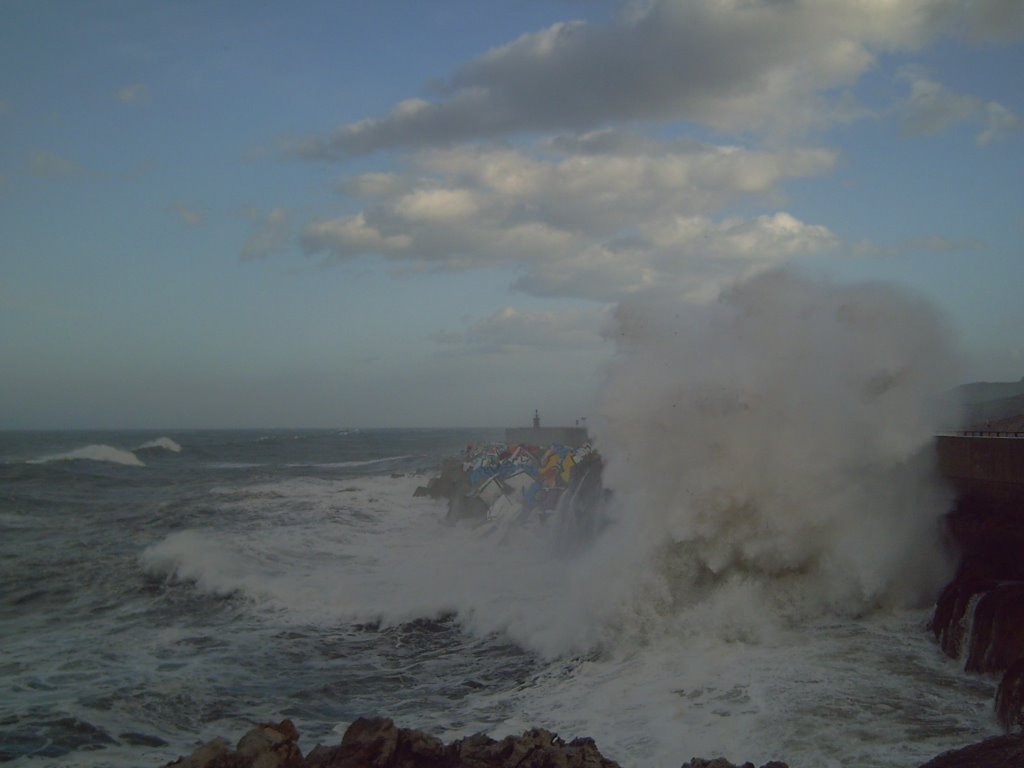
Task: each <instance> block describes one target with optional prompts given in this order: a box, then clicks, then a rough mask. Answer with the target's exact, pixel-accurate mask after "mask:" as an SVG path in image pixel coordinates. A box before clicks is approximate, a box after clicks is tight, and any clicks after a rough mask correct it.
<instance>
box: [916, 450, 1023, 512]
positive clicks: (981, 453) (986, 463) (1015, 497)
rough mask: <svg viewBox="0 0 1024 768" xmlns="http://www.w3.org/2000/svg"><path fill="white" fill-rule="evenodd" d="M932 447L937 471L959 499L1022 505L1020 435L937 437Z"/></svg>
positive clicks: (1021, 451)
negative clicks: (937, 466)
mask: <svg viewBox="0 0 1024 768" xmlns="http://www.w3.org/2000/svg"><path fill="white" fill-rule="evenodd" d="M935 448H936V451H937V453H938V460H939V470H940V471H941V472H942V474H943V475H944V476H945V477H946V478H947V479H948V480H950V481H951V482H952V483H953V486H954V487H955V488H956V491H957V494H958V495H959V496H961V497H970V498H972V499H977V500H979V501H987V502H991V503H994V504H999V505H1004V504H1024V435H1021V436H1019V437H1018V436H1010V435H994V434H987V433H976V434H950V435H939V436H938V437H937V438H936V441H935ZM1022 511H1024V510H1022Z"/></svg>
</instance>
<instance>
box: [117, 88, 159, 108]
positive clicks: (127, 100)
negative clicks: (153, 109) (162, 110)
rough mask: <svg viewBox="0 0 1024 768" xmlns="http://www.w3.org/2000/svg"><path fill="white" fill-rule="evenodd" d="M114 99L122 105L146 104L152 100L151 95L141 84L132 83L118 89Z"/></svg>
mask: <svg viewBox="0 0 1024 768" xmlns="http://www.w3.org/2000/svg"><path fill="white" fill-rule="evenodd" d="M114 98H116V99H117V100H118V101H120V102H121V103H122V104H148V103H149V102H150V101H151V100H152V94H151V93H150V91H149V88H148V87H146V86H145V85H143V84H142V83H134V84H132V85H126V86H123V87H122V88H118V89H117V91H116V92H115V93H114Z"/></svg>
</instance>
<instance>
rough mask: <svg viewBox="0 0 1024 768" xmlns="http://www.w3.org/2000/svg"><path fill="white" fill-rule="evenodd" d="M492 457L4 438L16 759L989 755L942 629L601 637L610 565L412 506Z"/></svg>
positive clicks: (674, 760)
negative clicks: (551, 734)
mask: <svg viewBox="0 0 1024 768" xmlns="http://www.w3.org/2000/svg"><path fill="white" fill-rule="evenodd" d="M496 437H499V435H497V434H494V433H487V432H480V431H454V430H365V431H357V430H322V431H288V430H282V431H224V432H217V431H208V432H182V433H177V432H171V433H156V432H107V433H83V432H77V433H55V432H45V433H43V432H40V433H24V432H22V433H0V761H13V765H25V766H28V765H31V766H44V765H92V766H101V765H109V766H140V765H152V766H157V765H163V764H164V763H166V762H168V761H169V760H171V759H173V758H174V757H176V756H178V755H179V754H185V753H187V752H188V751H190V750H191V749H192V748H193V747H194V745H195V744H196V743H197V741H200V740H206V739H209V738H212V737H213V736H215V735H224V736H226V737H228V738H229V739H231V738H237V737H238V736H240V735H241V734H242V733H243V732H244V731H245V730H246V729H247V728H248V727H249V725H250V724H251V723H252V722H254V721H266V720H276V719H280V718H283V717H290V718H291V719H293V720H294V721H295V723H296V725H297V726H298V728H299V730H300V732H301V733H302V736H303V738H302V747H303V748H304V749H309V748H311V747H312V746H313V745H314V744H315V743H316V742H317V741H324V742H331V743H335V742H337V741H338V740H339V739H340V733H341V732H343V730H344V727H345V726H346V725H347V724H348V723H349V722H351V721H352V720H354V719H355V718H356V717H359V716H361V715H370V714H381V715H387V716H390V717H392V718H394V719H395V720H396V721H397V722H399V724H401V725H403V726H408V727H418V728H424V729H426V730H429V731H431V732H433V733H435V734H436V735H439V736H442V737H445V738H452V737H456V736H462V735H467V734H469V733H473V732H477V731H487V732H489V733H491V734H492V735H494V736H502V735H505V734H507V733H511V732H518V731H520V730H522V729H524V728H526V727H530V726H542V727H546V728H549V729H552V730H554V731H557V732H559V733H560V734H561V735H562V736H563V737H566V738H569V737H573V736H581V735H589V736H593V737H594V738H595V739H596V740H597V742H598V745H599V747H600V748H601V750H602V751H603V752H604V753H605V754H606V755H608V756H610V757H612V758H613V759H616V760H618V761H619V762H621V763H622V764H623V765H626V766H673V765H679V764H680V763H682V762H685V761H686V760H688V759H689V758H690V757H691V756H694V755H700V756H707V757H710V756H715V755H719V754H721V755H724V756H726V757H729V758H730V759H733V760H737V761H738V760H747V759H749V760H755V761H765V760H768V759H772V758H776V759H783V760H787V761H789V763H790V764H791V765H793V766H801V765H808V766H810V765H815V766H828V765H835V766H846V765H851V766H852V765H857V766H914V765H918V764H919V763H921V762H924V761H925V760H926V759H928V758H930V757H932V756H934V755H936V754H938V753H939V752H941V751H943V750H946V749H949V748H953V747H956V746H960V745H963V744H965V743H967V742H970V741H974V740H977V739H980V738H983V737H986V736H989V735H992V734H994V733H995V732H996V726H995V722H994V718H993V716H992V694H993V688H994V681H993V680H991V679H989V678H985V677H977V676H970V675H966V674H965V673H963V672H962V671H961V670H960V667H959V665H958V664H957V662H955V661H952V660H949V659H946V658H944V657H943V656H942V655H941V654H940V653H939V651H938V649H937V647H936V645H935V643H934V642H933V641H932V639H931V637H930V636H929V634H928V633H927V632H926V630H925V627H924V624H925V621H926V619H927V611H925V610H923V609H922V610H881V609H879V610H876V611H872V612H865V613H864V614H863V615H860V616H857V617H853V618H851V617H849V616H838V615H837V616H830V615H821V616H817V617H815V618H814V619H812V620H801V621H799V622H796V623H785V622H782V623H772V622H768V624H767V626H768V628H767V629H765V630H764V631H762V632H753V633H752V632H749V631H746V630H744V631H735V632H723V631H721V628H722V620H721V615H720V614H721V612H722V610H723V609H722V605H721V604H719V605H717V606H716V608H715V610H716V612H717V613H718V615H716V617H715V621H713V622H711V621H710V620H709V622H708V626H710V625H711V624H713V625H714V631H710V630H708V631H705V625H704V623H703V622H702V621H701V620H700V612H699V611H697V612H694V611H690V612H688V613H687V615H686V616H685V618H682V619H680V618H679V617H678V616H675V617H674V616H672V615H668V614H667V613H666V612H665V611H661V612H660V613H659V611H658V610H650V611H641V612H639V613H632V614H628V615H627V616H626V617H624V618H621V619H619V621H620V622H621V623H622V625H621V626H613V627H612V628H611V629H610V630H609V628H608V625H609V624H613V625H614V623H615V621H616V619H615V617H614V616H613V615H610V614H609V612H608V611H603V610H599V609H600V607H601V605H600V604H601V601H602V596H603V595H604V594H608V595H609V597H608V600H609V601H610V600H612V597H611V594H612V593H613V592H614V584H611V583H608V584H597V585H584V586H588V587H592V588H591V589H589V591H586V592H585V593H584V592H581V591H580V582H581V581H586V580H587V579H588V578H589V574H592V573H594V571H593V570H592V569H587V568H578V567H577V566H578V565H580V563H581V562H582V560H583V559H585V558H586V557H587V555H586V549H587V548H588V547H593V546H596V544H593V543H586V544H585V545H584V546H580V543H579V542H575V543H574V546H571V547H567V546H566V542H565V541H564V540H562V541H559V540H558V539H559V538H560V536H561V537H564V535H565V533H564V532H565V531H566V530H567V529H566V527H565V526H564V525H563V526H561V527H559V525H558V521H557V520H550V521H548V523H547V524H544V525H539V524H538V525H534V526H533V527H531V528H530V529H529V530H522V531H513V532H508V531H504V532H501V534H500V535H496V534H495V533H494V532H490V531H487V530H485V529H475V530H473V529H468V528H462V527H452V526H450V525H448V524H446V523H445V521H444V515H445V506H444V504H443V503H442V502H435V501H431V500H429V499H422V498H413V496H412V494H413V491H414V489H415V488H416V486H417V485H420V484H425V482H426V479H427V478H428V477H429V475H430V473H431V471H432V470H433V469H434V468H436V467H437V465H438V463H439V461H440V459H441V458H442V457H443V456H445V455H451V454H455V453H457V452H458V451H459V450H460V449H461V448H462V447H464V446H465V444H466V443H468V442H471V441H477V440H480V439H493V438H496ZM556 531H560V532H561V534H560V536H556ZM616 533H617V529H616V526H615V525H614V523H613V524H612V525H611V526H609V528H608V529H607V530H606V532H605V534H604V535H605V537H606V538H607V537H611V539H610V540H606V541H603V542H598V543H597V544H600V545H601V546H603V547H608V546H609V541H611V542H614V537H615V536H616ZM581 551H582V552H583V554H581ZM652 567H653V566H652ZM601 572H602V574H603V575H604V576H603V577H604V578H608V573H609V570H608V569H604V570H603V571H601ZM612 573H613V572H612ZM613 575H614V573H613ZM622 577H623V579H625V578H626V575H625V574H623V575H622ZM566 585H572V586H573V587H574V588H573V589H568V588H566ZM580 594H586V595H587V596H588V597H587V600H586V601H583V603H585V604H582V605H581V601H579V600H576V599H575V598H574V597H573V596H574V595H580ZM652 603H654V604H656V603H657V601H656V600H653V601H652ZM595 604H596V605H597V606H598V609H596V610H595V607H594V606H595ZM765 609H766V610H768V608H767V607H766V608H765ZM735 610H736V611H737V612H742V611H747V612H749V611H750V610H751V608H750V605H749V604H748V603H743V602H738V603H737V605H736V606H735ZM636 615H644V616H647V617H648V618H649V619H650V620H649V621H647V622H646V623H645V624H644V626H643V627H637V626H634V623H635V622H634V620H633V617H635V616H636ZM651 617H653V618H651ZM739 618H742V619H744V620H746V619H747V618H749V617H739ZM740 623H741V624H743V622H740ZM744 626H746V625H745V624H744Z"/></svg>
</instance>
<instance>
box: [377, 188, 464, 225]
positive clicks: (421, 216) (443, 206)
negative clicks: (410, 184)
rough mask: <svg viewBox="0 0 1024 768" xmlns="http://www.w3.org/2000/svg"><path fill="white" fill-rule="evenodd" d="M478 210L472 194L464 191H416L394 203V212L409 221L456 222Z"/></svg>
mask: <svg viewBox="0 0 1024 768" xmlns="http://www.w3.org/2000/svg"><path fill="white" fill-rule="evenodd" d="M478 209H479V205H478V204H477V202H476V200H475V199H474V196H473V194H472V193H471V192H470V191H469V190H466V189H418V190H416V191H415V192H411V193H409V194H408V195H405V196H404V197H402V198H401V199H400V200H398V202H396V203H395V212H396V213H397V214H398V215H399V216H402V217H403V218H406V219H409V220H410V221H436V222H442V223H443V222H451V221H457V220H458V219H464V218H466V217H467V216H472V215H473V214H474V213H476V212H477V210H478Z"/></svg>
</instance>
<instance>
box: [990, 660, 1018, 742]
mask: <svg viewBox="0 0 1024 768" xmlns="http://www.w3.org/2000/svg"><path fill="white" fill-rule="evenodd" d="M996 717H997V718H998V719H999V723H1000V725H1002V726H1003V728H1005V729H1006V730H1007V731H1013V730H1016V729H1019V728H1022V727H1024V658H1020V659H1017V661H1015V662H1014V663H1013V664H1011V665H1010V668H1009V669H1007V670H1006V672H1005V673H1003V679H1002V681H1001V682H1000V683H999V690H997V691H996Z"/></svg>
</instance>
